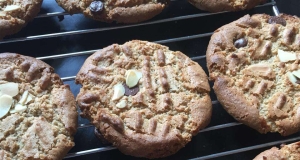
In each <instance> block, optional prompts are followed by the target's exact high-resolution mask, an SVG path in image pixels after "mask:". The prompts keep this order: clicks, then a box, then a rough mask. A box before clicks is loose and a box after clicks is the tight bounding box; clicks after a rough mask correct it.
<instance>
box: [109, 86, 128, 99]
mask: <svg viewBox="0 0 300 160" xmlns="http://www.w3.org/2000/svg"><path fill="white" fill-rule="evenodd" d="M124 93H125V88H124V87H123V85H122V84H120V83H119V84H116V85H115V86H114V95H113V97H112V100H117V99H120V98H121V97H122V96H124Z"/></svg>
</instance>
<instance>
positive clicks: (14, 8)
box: [3, 5, 21, 12]
mask: <svg viewBox="0 0 300 160" xmlns="http://www.w3.org/2000/svg"><path fill="white" fill-rule="evenodd" d="M18 9H21V7H20V6H18V5H10V6H6V8H4V10H3V11H5V12H10V11H15V10H18Z"/></svg>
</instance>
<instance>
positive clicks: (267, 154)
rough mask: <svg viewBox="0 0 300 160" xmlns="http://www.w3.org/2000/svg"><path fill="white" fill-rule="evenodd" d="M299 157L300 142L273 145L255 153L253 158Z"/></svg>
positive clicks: (286, 159)
mask: <svg viewBox="0 0 300 160" xmlns="http://www.w3.org/2000/svg"><path fill="white" fill-rule="evenodd" d="M298 159H300V142H296V143H292V144H288V145H282V146H281V148H280V149H279V148H277V147H273V148H271V149H269V150H266V151H264V152H262V153H260V154H259V155H257V156H256V157H255V158H254V159H253V160H298Z"/></svg>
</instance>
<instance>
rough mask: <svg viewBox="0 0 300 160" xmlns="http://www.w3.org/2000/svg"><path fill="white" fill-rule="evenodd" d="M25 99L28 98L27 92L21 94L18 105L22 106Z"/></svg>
mask: <svg viewBox="0 0 300 160" xmlns="http://www.w3.org/2000/svg"><path fill="white" fill-rule="evenodd" d="M27 97H28V91H24V92H23V94H22V97H21V99H20V101H19V103H20V104H22V105H24V104H25V102H26V101H27Z"/></svg>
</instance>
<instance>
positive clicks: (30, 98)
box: [25, 93, 33, 104]
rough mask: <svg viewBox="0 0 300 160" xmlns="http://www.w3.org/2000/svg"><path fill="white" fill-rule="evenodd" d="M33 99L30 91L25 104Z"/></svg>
mask: <svg viewBox="0 0 300 160" xmlns="http://www.w3.org/2000/svg"><path fill="white" fill-rule="evenodd" d="M32 100H33V95H32V94H30V93H28V96H27V100H26V102H25V104H28V103H29V102H31V101H32Z"/></svg>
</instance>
